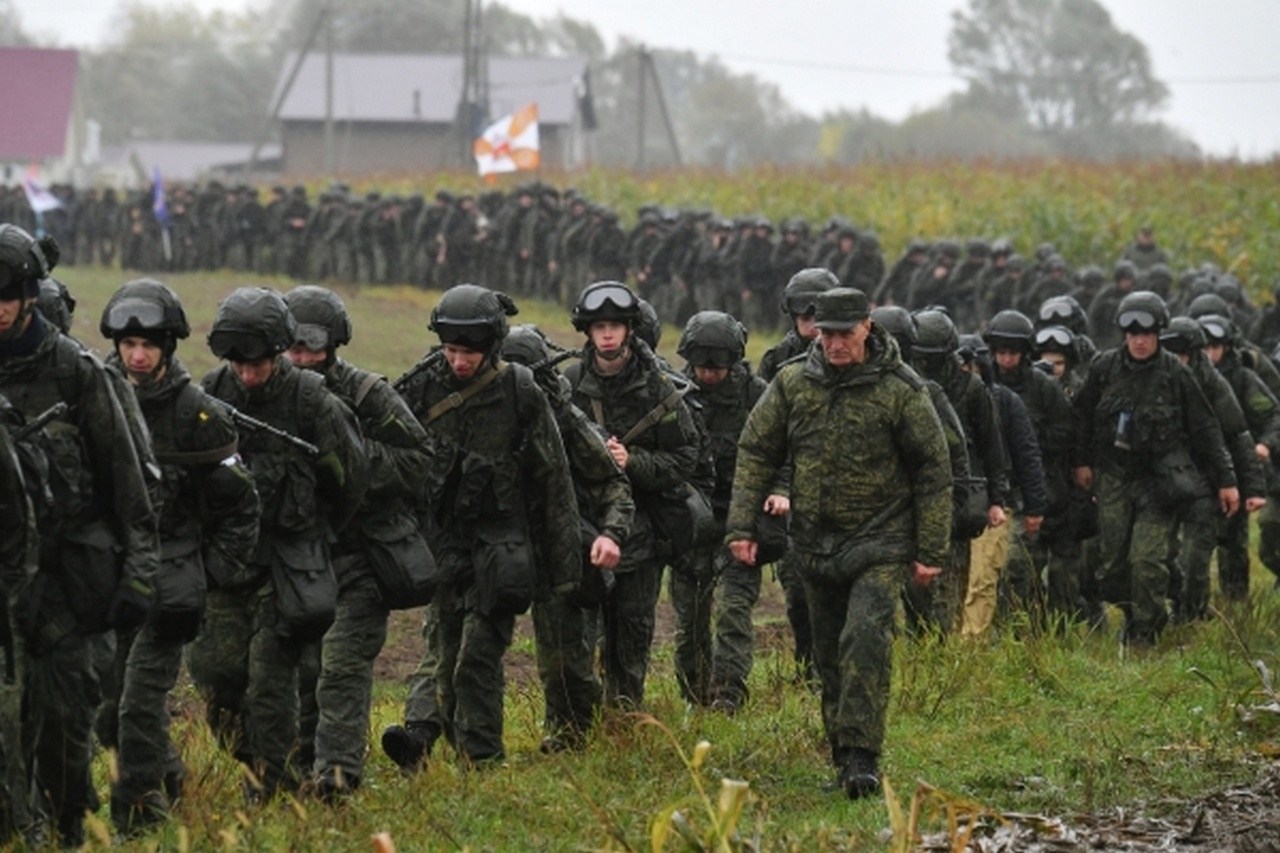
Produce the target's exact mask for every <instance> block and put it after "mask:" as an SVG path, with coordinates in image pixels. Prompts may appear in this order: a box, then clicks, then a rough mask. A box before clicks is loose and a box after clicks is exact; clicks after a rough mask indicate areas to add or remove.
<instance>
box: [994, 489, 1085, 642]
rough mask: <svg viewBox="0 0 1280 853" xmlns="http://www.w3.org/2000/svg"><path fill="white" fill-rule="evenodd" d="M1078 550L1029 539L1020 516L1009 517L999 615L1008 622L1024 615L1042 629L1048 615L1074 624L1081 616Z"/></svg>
mask: <svg viewBox="0 0 1280 853" xmlns="http://www.w3.org/2000/svg"><path fill="white" fill-rule="evenodd" d="M1082 566H1083V563H1082V561H1081V559H1080V548H1079V546H1078V545H1076V544H1075V543H1066V542H1062V543H1059V542H1056V541H1050V540H1049V539H1047V538H1046V537H1045V536H1043V535H1037V536H1031V535H1029V534H1028V533H1027V528H1026V523H1025V522H1024V520H1023V517H1022V515H1021V514H1016V515H1014V516H1013V517H1012V519H1011V521H1010V527H1009V553H1008V561H1007V562H1006V563H1005V566H1004V571H1003V572H1001V574H1000V586H999V611H1000V615H1001V617H1002V618H1005V619H1007V618H1008V617H1010V616H1011V615H1013V614H1015V613H1025V614H1026V615H1027V616H1028V617H1029V618H1030V620H1031V624H1032V625H1033V626H1037V627H1044V626H1045V625H1046V624H1047V619H1048V616H1049V614H1050V613H1054V614H1059V615H1061V616H1065V617H1066V618H1067V619H1068V620H1070V621H1073V622H1074V621H1077V620H1079V619H1081V618H1082V617H1083V615H1084V612H1085V608H1084V597H1083V593H1082V578H1081V572H1082V571H1083V569H1082Z"/></svg>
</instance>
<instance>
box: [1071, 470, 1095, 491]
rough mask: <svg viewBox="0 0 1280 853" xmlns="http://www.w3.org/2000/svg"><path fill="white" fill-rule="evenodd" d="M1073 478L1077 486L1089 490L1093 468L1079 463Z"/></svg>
mask: <svg viewBox="0 0 1280 853" xmlns="http://www.w3.org/2000/svg"><path fill="white" fill-rule="evenodd" d="M1075 480H1076V485H1077V486H1079V487H1080V488H1082V489H1084V490H1085V491H1086V492H1087V491H1089V490H1090V489H1092V488H1093V469H1092V468H1090V467H1089V466H1088V465H1081V466H1080V467H1079V468H1077V469H1076V470H1075Z"/></svg>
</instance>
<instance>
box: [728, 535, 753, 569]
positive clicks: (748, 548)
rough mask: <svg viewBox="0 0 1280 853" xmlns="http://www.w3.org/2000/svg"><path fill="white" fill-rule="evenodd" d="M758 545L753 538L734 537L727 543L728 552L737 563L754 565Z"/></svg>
mask: <svg viewBox="0 0 1280 853" xmlns="http://www.w3.org/2000/svg"><path fill="white" fill-rule="evenodd" d="M758 547H759V544H758V543H757V542H756V541H755V540H754V539H735V540H733V541H732V542H730V543H729V552H730V553H731V554H733V558H734V559H735V560H737V561H738V562H739V563H742V564H744V565H747V566H754V565H755V564H756V549H757V548H758Z"/></svg>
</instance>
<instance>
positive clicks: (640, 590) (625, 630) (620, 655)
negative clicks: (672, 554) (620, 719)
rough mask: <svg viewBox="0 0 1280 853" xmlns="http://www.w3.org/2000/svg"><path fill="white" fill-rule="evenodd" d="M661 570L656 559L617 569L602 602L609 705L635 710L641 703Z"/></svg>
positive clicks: (606, 698)
mask: <svg viewBox="0 0 1280 853" xmlns="http://www.w3.org/2000/svg"><path fill="white" fill-rule="evenodd" d="M662 569H663V565H662V561H661V560H660V559H659V560H645V561H642V562H640V563H639V564H638V565H637V566H636V568H634V569H632V570H631V571H627V572H618V573H617V575H616V583H615V584H614V587H613V590H612V591H611V592H610V593H609V596H608V598H606V599H605V602H604V604H603V605H601V608H600V624H601V631H602V633H603V644H602V653H601V657H602V660H603V666H604V701H605V703H606V704H607V705H609V706H610V707H613V708H624V709H634V708H639V707H641V706H642V705H643V704H644V682H645V677H646V676H647V675H648V672H649V656H650V652H651V649H652V646H653V632H654V629H655V628H656V627H657V617H656V610H657V606H658V594H659V593H660V592H661V591H662Z"/></svg>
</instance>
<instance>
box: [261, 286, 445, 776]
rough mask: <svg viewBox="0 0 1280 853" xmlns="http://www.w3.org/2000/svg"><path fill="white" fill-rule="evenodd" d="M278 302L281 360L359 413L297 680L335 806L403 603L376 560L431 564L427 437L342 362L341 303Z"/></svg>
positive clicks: (304, 730)
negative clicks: (327, 600) (419, 512)
mask: <svg viewBox="0 0 1280 853" xmlns="http://www.w3.org/2000/svg"><path fill="white" fill-rule="evenodd" d="M284 301H285V304H286V305H288V306H289V312H290V313H291V314H292V315H293V319H294V321H295V322H296V323H297V340H296V341H295V342H294V343H293V345H292V346H290V347H289V349H288V350H287V351H286V353H285V354H286V355H287V356H288V358H289V361H291V362H293V364H294V366H295V367H299V368H303V369H305V370H312V371H315V372H316V373H319V374H320V375H321V376H323V377H324V380H325V387H326V388H328V389H329V391H330V392H332V393H333V394H334V395H335V396H336V397H337V398H338V399H339V400H341V401H342V402H343V403H345V404H346V405H347V407H348V408H350V409H351V411H352V412H353V413H354V414H355V416H356V420H358V421H359V423H360V428H361V433H362V435H363V437H364V453H365V457H366V458H367V460H368V471H369V475H368V488H367V490H366V491H365V497H364V502H363V503H361V505H360V509H359V511H358V512H357V513H356V516H355V518H353V519H352V521H351V523H350V524H348V525H347V526H346V527H344V528H343V529H342V530H341V531H340V532H339V533H338V539H337V541H336V542H333V543H331V545H330V553H331V556H332V558H333V570H334V574H335V575H336V576H337V580H338V603H337V611H336V614H335V616H334V622H333V625H332V627H330V628H329V630H328V631H327V632H326V633H325V635H324V639H323V641H321V642H320V643H316V644H312V646H311V647H310V648H309V649H308V651H307V653H306V658H307V659H308V663H307V664H304V666H303V675H302V680H301V697H302V703H301V706H302V711H303V720H302V725H301V726H300V728H301V734H300V737H299V739H300V741H301V747H300V753H301V756H300V757H301V759H302V760H301V762H300V763H302V764H303V765H304V769H306V767H305V765H306V758H307V757H308V753H311V754H312V756H313V757H314V765H315V766H314V770H313V771H312V772H313V783H314V786H315V790H316V793H317V794H318V795H320V796H321V797H322V798H324V799H330V800H331V799H334V798H336V797H338V796H341V795H344V794H349V793H350V792H352V791H354V790H355V789H356V788H358V787H359V786H360V781H361V779H362V778H363V777H364V756H365V744H366V743H367V741H368V732H369V708H370V703H371V702H372V699H373V661H374V659H375V658H376V657H377V656H378V652H380V651H382V646H383V644H384V643H385V642H386V639H387V616H388V615H389V613H390V610H391V609H392V608H400V607H404V606H405V604H404V603H402V602H398V601H395V600H391V599H389V598H388V596H387V594H386V593H385V592H384V591H383V589H382V587H381V586H380V585H379V581H378V577H377V574H376V572H375V568H374V567H375V560H378V559H379V558H383V557H385V558H391V559H398V560H404V561H412V562H413V563H414V565H416V566H417V567H418V569H419V570H424V571H425V570H426V569H427V568H428V566H429V564H433V561H432V558H431V554H430V551H428V550H427V546H426V543H425V542H424V541H423V539H422V535H421V534H420V533H419V532H418V529H417V523H416V520H415V518H414V516H413V509H414V507H415V506H416V505H417V503H418V502H419V500H420V497H421V492H422V484H423V483H424V482H425V481H426V478H427V474H428V473H429V470H430V463H431V458H430V455H429V453H428V443H427V433H426V431H425V430H424V429H423V428H422V425H421V424H419V423H418V419H417V418H416V417H414V416H413V413H412V412H410V411H409V407H408V406H407V405H406V404H405V402H404V400H403V399H401V397H400V395H399V394H397V393H396V392H395V391H394V390H393V389H392V388H391V386H390V385H389V384H388V383H387V381H386V380H385V379H384V378H383V377H381V376H379V375H377V374H376V373H371V372H369V371H367V370H362V369H360V368H359V367H356V366H355V365H353V364H351V363H350V362H348V361H346V360H345V359H343V358H341V357H339V356H338V354H337V349H338V347H340V346H344V345H345V344H348V343H350V342H351V317H350V316H349V315H348V314H347V307H346V305H344V304H343V302H342V299H341V298H339V297H338V295H337V294H336V293H334V292H333V291H331V290H328V289H326V288H323V287H316V286H315V285H303V286H301V287H295V288H294V289H293V290H291V291H289V292H288V293H287V294H285V297H284ZM313 708H314V710H315V714H314V715H313V714H312V713H310V712H311V711H312V709H313Z"/></svg>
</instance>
